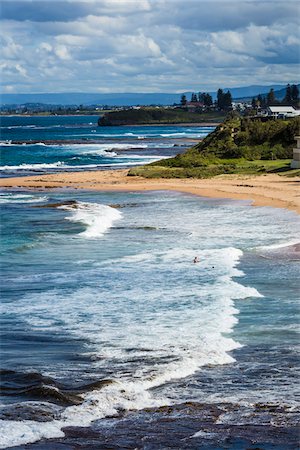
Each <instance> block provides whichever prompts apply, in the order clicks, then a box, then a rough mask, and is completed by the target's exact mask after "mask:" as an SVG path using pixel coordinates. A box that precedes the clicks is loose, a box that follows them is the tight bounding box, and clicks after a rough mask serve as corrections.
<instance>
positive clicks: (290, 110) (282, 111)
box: [268, 106, 300, 119]
mask: <svg viewBox="0 0 300 450" xmlns="http://www.w3.org/2000/svg"><path fill="white" fill-rule="evenodd" d="M268 116H271V117H273V118H274V119H285V118H289V117H296V116H300V110H299V109H295V108H294V107H293V106H268Z"/></svg>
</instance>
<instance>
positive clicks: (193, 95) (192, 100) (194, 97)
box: [191, 92, 198, 103]
mask: <svg viewBox="0 0 300 450" xmlns="http://www.w3.org/2000/svg"><path fill="white" fill-rule="evenodd" d="M197 101H198V97H197V95H196V94H195V93H194V92H193V93H192V96H191V102H192V103H197Z"/></svg>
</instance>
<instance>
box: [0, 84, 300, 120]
mask: <svg viewBox="0 0 300 450" xmlns="http://www.w3.org/2000/svg"><path fill="white" fill-rule="evenodd" d="M149 107H150V108H163V109H166V110H168V109H169V110H170V109H181V110H184V111H187V112H189V113H192V112H195V113H197V114H203V113H209V112H229V111H237V112H238V113H240V114H241V115H246V116H260V117H270V116H271V117H275V118H279V117H282V118H283V117H295V116H297V115H299V114H300V110H299V107H300V105H299V85H296V84H288V85H287V86H286V88H285V89H281V90H278V91H275V90H274V89H273V88H271V89H270V90H269V92H267V93H262V94H258V95H257V96H253V97H243V98H233V97H232V94H231V92H230V90H223V89H221V88H220V89H218V91H217V93H216V95H214V96H213V95H212V94H210V93H207V92H199V93H195V92H192V93H191V94H189V95H188V94H182V95H178V102H174V103H172V104H169V105H165V104H161V103H159V102H156V103H153V104H149V103H147V104H135V105H130V106H129V105H128V104H126V105H123V106H122V105H121V106H120V105H111V104H90V105H87V104H80V105H77V104H72V105H63V104H49V103H39V102H30V103H22V104H2V105H1V106H0V115H102V114H104V113H105V112H108V111H123V110H131V109H134V110H139V109H141V108H149Z"/></svg>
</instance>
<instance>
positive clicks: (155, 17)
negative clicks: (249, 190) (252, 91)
mask: <svg viewBox="0 0 300 450" xmlns="http://www.w3.org/2000/svg"><path fill="white" fill-rule="evenodd" d="M0 4H1V23H0V30H1V48H2V51H1V59H0V67H1V80H0V81H1V86H2V87H1V90H2V92H4V93H38V92H101V93H110V92H183V91H213V90H216V89H217V88H218V87H226V88H227V87H229V88H230V87H237V86H248V85H253V84H261V85H270V84H286V83H288V82H291V83H298V82H299V73H300V70H299V60H300V53H299V52H300V50H299V49H300V31H299V30H300V27H299V24H300V23H299V22H300V2H298V1H297V0H284V1H280V0H278V1H277V0H266V1H264V0H250V1H247V0H230V1H227V0H218V1H215V0H203V1H202V0H97V1H90V0H85V1H77V0H69V1H68V0H21V1H15V0H0Z"/></svg>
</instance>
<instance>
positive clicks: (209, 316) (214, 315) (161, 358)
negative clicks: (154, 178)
mask: <svg viewBox="0 0 300 450" xmlns="http://www.w3.org/2000/svg"><path fill="white" fill-rule="evenodd" d="M63 209H65V210H68V212H70V213H71V215H72V216H71V217H69V220H73V221H75V222H78V221H79V222H82V223H85V224H86V225H87V230H86V231H85V232H84V233H88V237H89V236H92V237H94V236H95V235H96V236H99V233H100V234H101V233H103V232H104V231H105V230H104V228H105V226H106V228H105V229H107V226H108V227H109V226H111V224H112V220H115V219H117V218H120V213H119V211H118V210H116V209H114V208H110V207H108V206H106V205H99V204H94V203H79V206H78V208H77V209H73V208H72V207H71V206H65V207H63ZM115 213H118V214H117V215H116V214H115ZM94 219H95V220H94ZM103 219H105V220H107V222H105V223H106V225H105V224H104V226H103ZM195 252H196V253H197V251H196V250H186V249H182V248H178V249H171V250H166V251H156V252H148V253H141V254H137V255H133V256H127V257H122V258H119V259H117V260H116V259H114V260H109V259H108V260H105V261H103V266H101V267H100V266H99V267H96V268H92V269H90V273H89V275H90V276H91V273H92V271H94V274H95V277H96V279H97V274H98V276H99V274H101V272H102V271H103V270H108V271H109V270H111V271H113V273H115V272H116V271H118V270H119V271H120V275H123V271H125V273H126V286H127V291H126V290H124V289H122V286H121V289H119V283H121V280H122V277H121V276H120V281H118V285H117V286H116V289H113V290H111V289H110V290H107V289H106V288H105V287H104V288H103V289H102V286H101V285H100V283H99V284H98V285H97V287H93V286H91V287H85V288H79V289H77V290H76V291H75V292H72V293H66V292H62V291H61V290H60V289H57V290H53V291H50V292H49V291H48V292H45V293H43V294H41V293H38V294H30V296H28V297H25V298H24V299H22V301H19V302H18V303H17V305H16V304H11V305H10V304H5V305H3V308H4V309H5V311H6V312H8V313H12V312H13V313H14V314H16V315H17V316H18V315H19V316H20V317H22V320H24V321H26V322H27V323H28V326H29V327H31V328H34V327H38V329H39V330H40V329H43V327H44V328H45V329H47V331H48V332H49V331H50V330H52V331H53V333H59V330H60V327H63V329H64V332H65V333H67V334H70V335H74V336H75V337H76V338H79V339H80V338H82V339H83V340H84V341H85V342H88V343H89V344H90V346H91V347H92V348H91V349H93V350H94V353H95V354H96V355H99V356H100V357H101V356H102V355H105V358H102V359H101V358H100V359H98V360H97V358H95V361H93V362H91V364H94V365H95V366H96V367H98V366H99V367H101V365H102V364H104V367H110V369H113V370H114V374H115V383H113V384H110V385H107V386H105V387H103V388H102V389H100V390H94V391H92V392H88V393H86V394H84V395H83V398H84V402H83V403H82V404H81V405H77V406H71V407H68V408H66V409H65V410H64V412H63V413H62V415H61V417H60V418H59V419H58V420H54V421H52V422H50V423H49V422H47V423H38V424H37V423H36V422H33V421H24V422H9V424H10V426H11V427H13V428H14V434H13V436H11V434H10V435H9V437H8V438H7V437H5V438H4V442H5V446H8V445H9V446H13V445H22V444H25V443H26V442H34V441H36V440H39V439H41V438H42V437H59V436H62V431H61V430H62V428H63V427H66V426H89V425H90V423H91V422H92V421H93V420H96V419H100V418H103V417H106V416H109V415H114V414H116V413H117V412H118V411H119V410H120V409H125V410H129V409H142V408H145V407H150V406H161V405H166V404H169V403H170V402H171V400H170V399H169V398H166V397H165V396H164V395H163V394H160V395H158V394H156V396H155V395H154V394H153V393H152V391H151V388H154V387H158V386H162V385H164V384H165V383H167V382H169V381H171V380H174V379H182V378H185V377H187V376H190V375H192V374H193V373H195V372H196V371H198V370H199V369H200V368H201V367H202V366H203V365H207V364H210V365H212V364H217V365H219V364H229V363H231V362H233V361H234V359H233V357H232V356H231V355H230V354H229V352H230V351H232V350H233V349H236V348H239V347H240V346H241V345H240V344H239V343H238V342H236V341H235V340H234V339H232V338H230V337H228V335H227V334H228V333H230V332H231V331H232V330H233V327H234V325H235V324H236V323H237V317H236V316H237V314H238V312H239V311H238V310H237V309H236V308H235V306H234V302H233V299H235V298H239V299H246V298H247V297H253V296H255V297H259V296H261V295H260V294H259V293H258V292H257V290H256V289H254V288H252V287H247V286H243V285H241V284H239V283H237V282H236V281H234V280H233V279H232V277H235V276H242V275H243V273H242V272H241V271H238V270H237V268H236V265H237V264H238V262H239V259H240V257H241V256H242V252H241V250H239V249H236V248H233V247H232V248H231V247H230V248H223V249H210V250H205V251H202V252H201V260H200V263H199V264H193V263H192V258H193V257H194V255H195ZM199 254H200V252H199ZM137 262H138V264H137ZM212 265H214V269H212ZM157 266H158V267H159V269H160V272H162V273H164V271H166V270H167V269H168V268H169V267H170V266H171V267H172V270H176V271H178V274H181V275H180V276H183V277H184V278H186V277H191V278H190V284H189V289H188V292H187V290H186V287H187V284H186V282H185V283H181V282H180V280H178V283H177V284H176V286H173V284H172V285H170V284H169V283H168V281H167V280H165V281H164V283H163V284H160V282H159V281H157V283H154V284H152V285H151V290H150V289H148V287H147V286H142V287H141V286H139V285H137V286H136V285H135V283H134V281H131V280H130V276H131V275H134V274H136V270H137V268H138V270H139V274H140V275H139V276H141V277H142V276H143V273H144V272H145V271H148V270H153V268H155V267H157ZM191 271H192V272H191ZM165 273H167V272H165ZM108 274H109V273H108ZM123 278H124V277H123ZM117 279H118V278H117ZM79 299H80V301H79ZM224 334H226V336H224ZM127 348H135V349H136V350H135V351H136V354H138V355H140V356H141V355H142V356H144V357H145V361H149V358H150V362H151V358H154V359H155V361H156V362H155V363H152V362H151V364H147V363H143V362H142V361H143V358H142V359H141V363H140V364H139V366H138V367H137V366H136V367H135V366H134V365H133V366H132V368H131V369H129V367H128V365H127V366H126V365H125V370H123V369H122V362H123V361H124V362H126V361H127V360H128V354H127V353H126V349H127ZM144 349H147V350H146V351H145V350H144ZM116 361H119V363H118V364H117V365H116V366H115V364H116ZM5 423H6V422H5ZM5 427H7V425H5ZM5 427H4V431H3V434H5V432H7V428H5ZM5 439H6V440H5Z"/></svg>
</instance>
